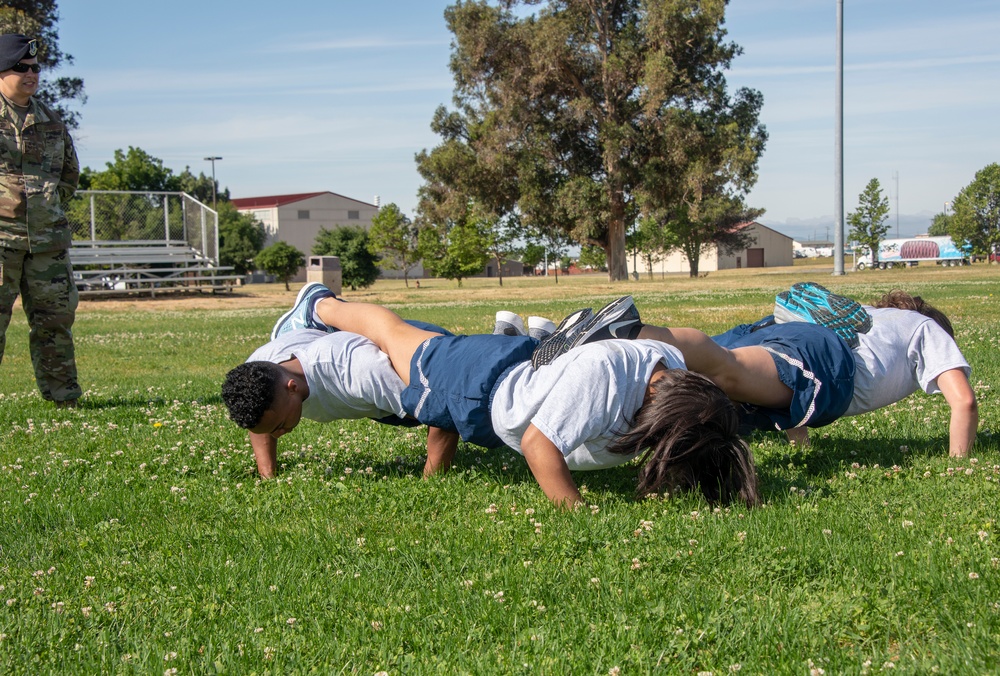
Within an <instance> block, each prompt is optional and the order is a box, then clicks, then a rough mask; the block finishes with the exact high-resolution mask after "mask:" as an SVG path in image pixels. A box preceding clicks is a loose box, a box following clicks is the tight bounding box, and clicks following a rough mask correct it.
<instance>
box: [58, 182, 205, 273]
mask: <svg viewBox="0 0 1000 676" xmlns="http://www.w3.org/2000/svg"><path fill="white" fill-rule="evenodd" d="M66 217H67V218H68V219H69V222H70V225H71V226H72V227H73V239H76V240H91V241H126V242H127V241H132V240H148V241H152V240H163V241H164V243H170V242H176V241H179V240H183V241H185V242H187V243H188V245H189V246H191V247H192V248H194V249H197V250H198V251H200V252H201V253H202V255H203V256H204V257H205V258H206V259H208V260H210V261H212V263H214V264H217V263H218V262H219V214H218V212H216V211H215V210H213V209H212V208H211V207H209V206H208V205H205V204H202V203H201V202H199V201H198V200H196V199H195V198H194V197H191V195H188V194H187V193H183V192H139V191H131V190H80V191H78V192H77V193H76V195H74V196H73V198H72V199H71V200H70V201H69V203H68V204H67V205H66Z"/></svg>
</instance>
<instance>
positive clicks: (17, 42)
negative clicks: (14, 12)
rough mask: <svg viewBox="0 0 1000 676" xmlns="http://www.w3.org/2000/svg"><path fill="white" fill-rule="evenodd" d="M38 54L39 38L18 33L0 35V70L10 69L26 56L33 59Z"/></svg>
mask: <svg viewBox="0 0 1000 676" xmlns="http://www.w3.org/2000/svg"><path fill="white" fill-rule="evenodd" d="M36 54H38V40H35V39H34V38H29V37H27V36H24V35H18V34H17V33H8V34H7V35H0V71H5V70H10V67H11V66H13V65H14V64H16V63H17V62H18V61H20V60H21V59H23V58H24V57H28V58H29V59H33V58H34V57H35V55H36Z"/></svg>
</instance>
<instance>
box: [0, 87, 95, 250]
mask: <svg viewBox="0 0 1000 676" xmlns="http://www.w3.org/2000/svg"><path fill="white" fill-rule="evenodd" d="M15 119H16V118H15V116H14V114H13V111H11V110H10V104H9V103H8V102H7V100H6V99H5V98H4V97H2V96H0V246H2V247H5V248H8V249H18V250H23V251H39V252H42V251H56V250H59V249H66V248H68V247H69V246H70V244H71V243H72V240H73V229H72V228H71V227H70V225H69V223H68V221H67V220H66V214H65V213H64V212H63V205H64V204H65V203H66V202H67V201H68V200H69V198H70V197H72V196H73V193H75V192H76V187H77V185H78V184H79V182H80V162H79V160H78V159H77V157H76V149H75V148H73V139H72V138H70V135H69V131H68V130H67V129H66V125H65V124H63V122H62V120H60V119H59V116H58V115H56V113H54V112H53V111H52V110H51V109H50V108H49V107H48V106H46V105H44V104H42V103H40V102H39V101H36V100H35V99H34V98H32V99H31V102H30V104H29V106H28V114H27V115H26V116H25V120H24V129H23V130H22V131H21V132H20V133H19V132H18V129H17V124H16V122H15Z"/></svg>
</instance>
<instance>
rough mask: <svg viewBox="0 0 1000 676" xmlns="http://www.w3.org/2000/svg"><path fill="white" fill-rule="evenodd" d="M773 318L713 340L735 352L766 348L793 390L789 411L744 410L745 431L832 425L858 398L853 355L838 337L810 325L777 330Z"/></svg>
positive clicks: (780, 326) (792, 324)
mask: <svg viewBox="0 0 1000 676" xmlns="http://www.w3.org/2000/svg"><path fill="white" fill-rule="evenodd" d="M773 322H774V319H773V318H772V317H765V318H764V319H762V320H760V321H758V322H755V323H753V324H741V325H740V326H737V327H735V328H732V329H730V330H729V331H726V332H725V333H723V334H721V335H718V336H713V337H712V340H714V341H715V342H716V343H718V344H719V345H721V346H722V347H725V348H729V349H733V348H736V347H747V346H751V345H755V346H759V347H763V348H764V349H766V350H767V351H768V352H769V353H770V354H771V358H772V359H774V365H775V366H776V367H777V368H778V377H779V378H780V379H781V382H783V383H784V384H785V385H787V386H788V387H789V388H791V390H792V403H791V406H789V408H788V409H771V408H764V407H761V406H744V409H745V411H744V416H743V421H744V425H745V426H748V427H750V428H755V429H764V430H772V431H773V430H775V429H778V430H786V429H790V428H792V427H801V426H802V425H805V426H807V427H822V426H823V425H829V424H830V423H832V422H833V421H834V420H836V419H837V418H839V417H840V416H842V415H843V414H844V411H846V410H847V407H848V406H849V405H850V403H851V399H852V398H853V397H854V368H855V363H854V355H853V353H852V352H851V349H850V348H849V347H848V346H847V343H846V342H844V340H843V339H841V338H840V337H839V336H837V334H836V333H834V332H833V331H831V330H830V329H827V328H824V327H822V326H817V325H816V324H809V323H806V322H788V323H785V324H775V323H773Z"/></svg>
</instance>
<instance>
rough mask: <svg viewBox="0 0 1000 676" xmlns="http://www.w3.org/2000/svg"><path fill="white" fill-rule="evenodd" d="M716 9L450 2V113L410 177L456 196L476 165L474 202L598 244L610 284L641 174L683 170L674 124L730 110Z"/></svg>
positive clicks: (572, 1) (552, 0) (730, 49)
mask: <svg viewBox="0 0 1000 676" xmlns="http://www.w3.org/2000/svg"><path fill="white" fill-rule="evenodd" d="M725 4H726V3H725V2H715V1H713V2H706V3H691V2H688V1H686V0H657V1H656V2H653V1H651V0H617V1H615V2H599V1H597V0H548V1H547V2H542V1H541V0H502V1H498V2H496V3H491V2H488V1H487V0H478V1H476V0H472V1H466V2H457V3H456V4H454V5H452V6H450V7H449V8H448V9H447V10H446V12H445V18H446V21H447V23H448V26H449V29H450V30H451V31H452V33H453V34H454V36H455V37H454V40H453V45H454V48H453V52H452V58H451V69H452V72H453V74H454V79H455V84H456V87H455V93H454V100H455V104H456V106H457V112H455V113H448V112H447V111H444V110H439V111H438V113H437V114H436V115H435V121H434V124H433V125H432V126H433V128H434V130H435V131H436V132H437V133H439V134H441V135H442V136H443V137H444V141H443V143H442V144H441V145H440V146H438V148H435V149H434V150H433V151H432V152H431V153H424V154H422V155H420V156H418V163H419V164H420V167H421V173H422V174H423V173H424V171H423V168H424V166H425V164H426V163H428V162H431V161H433V163H435V164H436V167H435V172H434V173H435V178H436V180H437V182H438V183H439V184H444V185H456V184H462V187H463V191H462V192H464V193H465V194H466V195H467V196H468V195H469V193H470V192H472V191H470V190H469V179H468V176H469V175H470V174H469V172H467V171H464V169H467V168H469V167H474V168H475V171H474V172H473V174H472V175H473V176H477V177H482V176H486V177H492V178H493V179H494V180H492V181H483V180H477V181H476V182H475V185H474V186H473V187H474V188H476V191H474V193H473V195H472V196H473V197H474V198H475V199H476V201H477V202H479V203H484V204H487V205H488V206H489V207H490V208H493V209H500V208H503V209H506V210H508V211H514V208H513V207H511V206H510V205H511V204H516V213H517V214H518V215H519V216H520V217H521V219H522V221H523V222H525V223H526V224H530V225H531V226H532V227H534V228H536V229H541V230H548V229H554V230H559V231H561V232H562V233H564V234H566V235H569V236H571V237H572V239H574V240H575V241H578V242H583V243H592V244H597V245H599V246H601V247H602V248H604V249H605V250H606V252H607V259H608V275H609V278H610V279H611V280H621V279H625V278H626V277H627V272H628V271H627V266H626V262H625V227H626V224H627V223H630V222H632V220H633V219H634V217H635V215H636V211H637V209H636V203H635V197H636V196H637V195H638V194H639V193H640V192H641V190H642V187H643V181H644V180H645V178H646V174H644V173H643V171H642V167H644V166H645V165H646V164H647V163H648V162H649V161H651V160H652V159H654V158H655V157H661V156H662V157H663V158H667V159H664V163H668V162H667V160H668V159H669V160H672V159H673V158H679V160H684V156H683V153H679V152H677V150H678V149H681V148H683V147H684V144H686V143H688V142H689V138H688V136H686V135H685V134H684V133H682V132H683V131H684V130H683V128H681V129H679V130H678V129H677V128H676V125H675V121H678V120H680V121H683V119H682V118H683V115H682V113H683V112H685V111H698V110H702V109H713V110H717V111H725V110H727V109H728V108H730V107H732V104H731V102H730V101H729V98H728V95H727V94H726V91H725V79H724V77H723V71H724V70H725V69H726V68H728V67H729V65H730V62H731V60H732V59H733V58H734V57H735V56H736V55H737V54H738V53H739V52H740V49H739V47H737V46H736V45H735V44H732V43H727V42H725V35H726V33H725V30H724V29H723V28H722V23H723V20H724V16H725ZM535 5H541V8H540V9H538V10H537V11H525V9H526V8H527V9H532V8H533V6H535ZM750 98H752V96H751V97H750ZM660 139H664V140H662V141H660ZM663 147H667V149H668V150H669V152H668V153H666V154H664V153H663V150H662V148H663ZM425 178H426V175H425ZM497 179H499V180H497ZM491 195H492V199H487V198H488V197H490V196H491ZM498 215H501V214H498Z"/></svg>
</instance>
